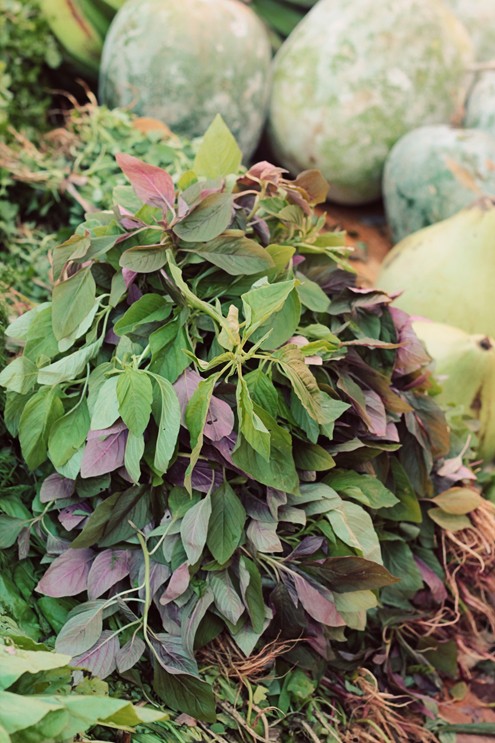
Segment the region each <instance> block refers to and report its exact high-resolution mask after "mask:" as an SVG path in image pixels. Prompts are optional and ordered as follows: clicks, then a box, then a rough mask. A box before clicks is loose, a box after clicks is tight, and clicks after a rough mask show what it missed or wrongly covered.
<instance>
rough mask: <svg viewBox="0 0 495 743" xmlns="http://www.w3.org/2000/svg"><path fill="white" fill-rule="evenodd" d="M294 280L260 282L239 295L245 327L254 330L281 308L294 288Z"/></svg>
mask: <svg viewBox="0 0 495 743" xmlns="http://www.w3.org/2000/svg"><path fill="white" fill-rule="evenodd" d="M295 283H296V282H295V281H293V280H292V281H279V282H277V283H276V284H262V285H260V286H257V287H255V288H254V289H251V291H249V292H246V293H245V294H243V295H242V296H241V299H242V306H243V311H244V318H245V320H246V329H247V330H248V331H250V332H253V331H254V330H256V329H257V328H258V327H260V325H262V324H263V323H264V322H266V321H267V320H268V319H269V318H270V317H271V316H272V315H273V314H274V313H275V312H278V311H279V310H281V309H282V307H283V306H284V304H285V301H286V300H287V297H288V296H289V294H290V293H291V291H292V290H293V289H294V286H295Z"/></svg>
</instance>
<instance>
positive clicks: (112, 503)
mask: <svg viewBox="0 0 495 743" xmlns="http://www.w3.org/2000/svg"><path fill="white" fill-rule="evenodd" d="M150 518H151V510H150V489H149V488H148V489H146V488H144V487H143V486H142V485H140V486H134V487H131V488H128V489H127V490H125V491H124V492H119V493H113V494H112V495H110V496H109V497H108V498H105V500H103V501H101V503H99V504H98V505H97V506H96V508H95V510H94V511H93V513H92V514H91V516H90V517H89V518H88V520H87V521H86V524H85V525H84V528H83V529H82V531H81V532H80V533H79V534H78V535H77V537H76V538H75V539H74V540H73V542H72V543H71V547H75V548H78V547H91V546H93V545H94V544H98V545H99V546H100V547H112V546H113V545H114V544H117V543H118V542H123V541H125V540H126V539H129V537H131V536H133V535H134V534H135V533H136V527H137V528H138V529H142V528H143V526H145V525H146V524H147V523H148V521H149V520H150ZM129 522H132V524H134V526H132V525H131V524H130V523H129Z"/></svg>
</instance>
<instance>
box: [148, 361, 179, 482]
mask: <svg viewBox="0 0 495 743" xmlns="http://www.w3.org/2000/svg"><path fill="white" fill-rule="evenodd" d="M153 381H154V383H155V388H156V389H157V390H158V399H157V401H156V403H155V404H154V406H153V415H154V418H155V420H156V423H157V426H158V435H157V438H156V444H155V458H154V461H153V466H154V468H155V470H156V471H157V472H161V473H164V472H166V471H167V469H168V465H169V463H170V460H171V458H172V455H173V453H174V451H175V444H176V443H177V437H178V435H179V428H180V418H181V415H180V405H179V400H178V399H177V395H176V393H175V390H174V388H173V387H172V385H171V384H170V382H169V381H168V380H167V379H164V378H163V377H160V376H158V375H157V374H153Z"/></svg>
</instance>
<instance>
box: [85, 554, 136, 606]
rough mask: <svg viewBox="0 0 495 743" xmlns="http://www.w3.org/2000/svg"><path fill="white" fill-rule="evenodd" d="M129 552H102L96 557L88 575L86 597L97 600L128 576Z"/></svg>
mask: <svg viewBox="0 0 495 743" xmlns="http://www.w3.org/2000/svg"><path fill="white" fill-rule="evenodd" d="M129 557H130V552H129V550H112V549H109V550H104V551H103V552H100V553H99V555H97V556H96V558H95V560H94V562H93V564H92V565H91V568H90V571H89V575H88V597H89V598H90V599H91V600H92V599H97V598H98V597H99V596H102V595H103V594H104V593H105V591H108V589H109V588H111V587H112V586H114V585H115V584H116V583H118V582H119V580H122V578H125V577H126V576H127V575H129V570H130V564H129Z"/></svg>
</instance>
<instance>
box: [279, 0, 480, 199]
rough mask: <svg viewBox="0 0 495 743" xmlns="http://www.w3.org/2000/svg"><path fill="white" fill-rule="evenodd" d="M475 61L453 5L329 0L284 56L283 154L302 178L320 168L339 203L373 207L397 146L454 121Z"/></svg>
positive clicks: (425, 0) (436, 0)
mask: <svg viewBox="0 0 495 743" xmlns="http://www.w3.org/2000/svg"><path fill="white" fill-rule="evenodd" d="M472 57H473V51H472V45H471V41H470V39H469V36H468V34H467V32H466V31H465V29H464V28H463V26H462V25H461V23H460V22H459V21H458V20H457V18H456V17H455V16H454V14H453V13H452V12H451V11H450V10H449V9H448V8H447V7H446V6H445V4H444V3H443V0H380V2H376V0H347V2H345V3H343V2H341V0H320V2H318V3H317V4H316V5H315V7H314V8H313V9H312V10H311V11H310V12H309V13H308V14H307V15H306V16H305V17H304V19H303V20H302V21H301V23H300V24H299V25H298V26H297V27H296V29H295V30H294V31H293V32H292V34H291V35H290V36H289V38H288V39H287V40H286V41H285V42H284V44H283V45H282V47H281V48H280V50H279V51H278V53H277V55H276V58H275V65H274V74H273V87H272V96H271V103H270V114H269V135H270V140H271V143H272V146H273V149H274V152H275V154H276V156H277V157H278V159H279V160H280V162H281V163H282V165H284V166H285V167H287V168H289V169H290V170H291V171H292V172H294V173H295V172H298V171H299V170H302V169H307V168H319V169H320V170H321V171H322V172H323V175H324V176H325V177H326V178H327V180H328V181H329V182H330V184H331V189H330V194H329V198H330V200H333V201H337V202H339V203H342V204H362V203H365V202H369V201H372V200H373V199H376V198H378V197H379V196H380V191H381V176H382V170H383V165H384V163H385V158H386V157H387V154H388V152H389V151H390V149H391V147H392V146H393V144H394V143H395V142H396V141H397V140H398V139H399V138H400V137H401V136H403V135H404V134H405V133H406V132H408V131H410V130H411V129H414V128H416V127H417V126H420V125H421V124H423V123H442V122H448V121H449V120H450V117H451V116H452V114H453V113H454V111H455V110H456V107H457V106H458V104H459V102H460V101H461V100H462V99H463V83H464V79H465V69H466V67H467V66H469V64H470V63H471V60H472Z"/></svg>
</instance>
